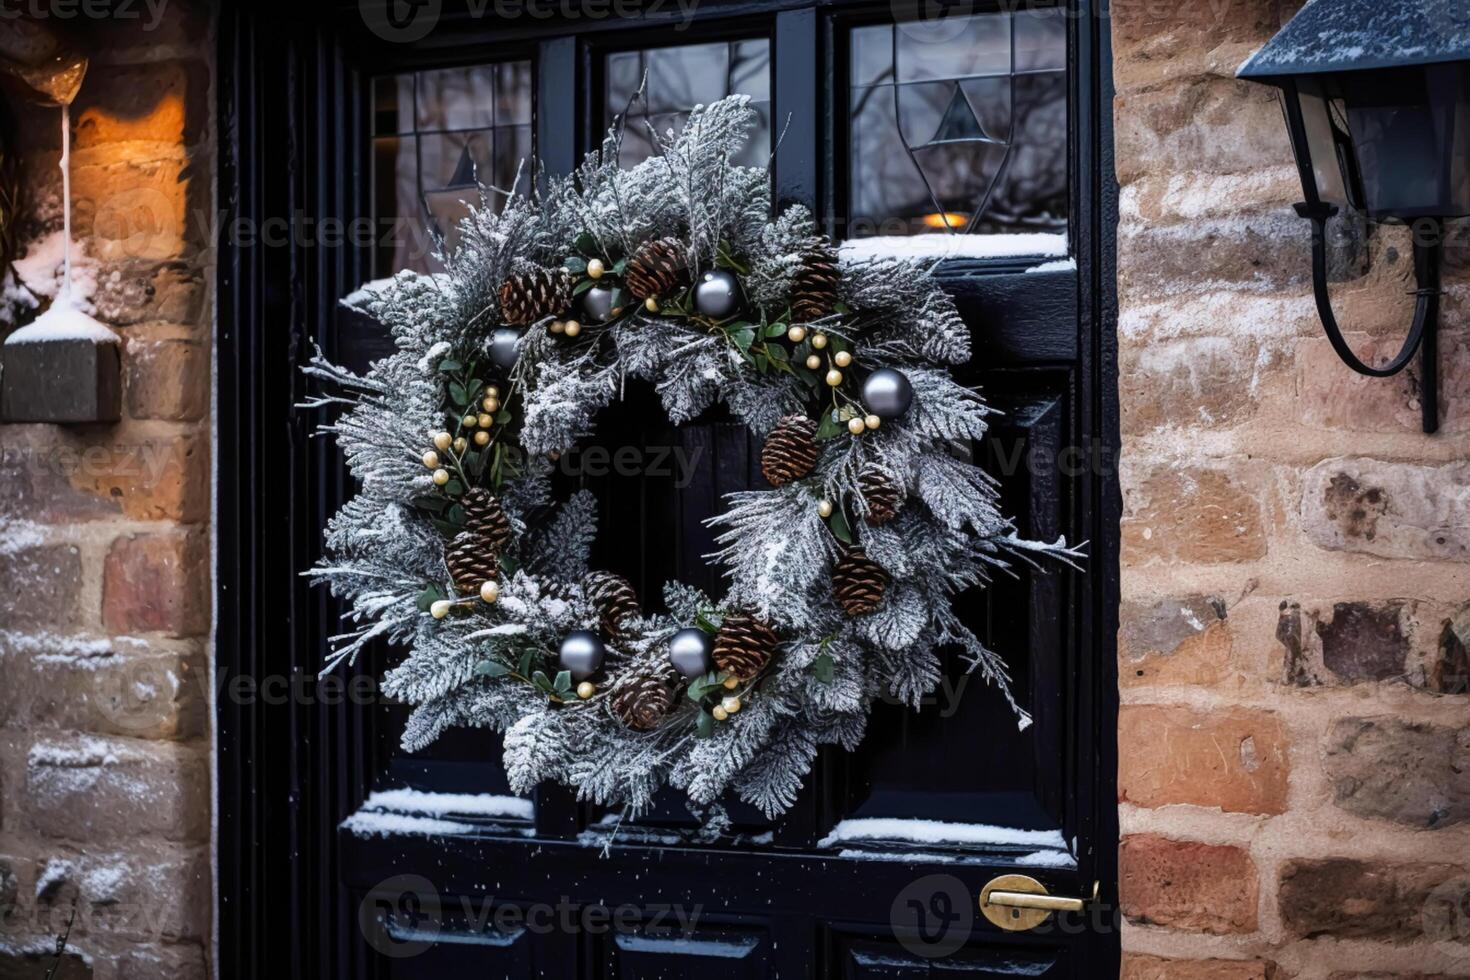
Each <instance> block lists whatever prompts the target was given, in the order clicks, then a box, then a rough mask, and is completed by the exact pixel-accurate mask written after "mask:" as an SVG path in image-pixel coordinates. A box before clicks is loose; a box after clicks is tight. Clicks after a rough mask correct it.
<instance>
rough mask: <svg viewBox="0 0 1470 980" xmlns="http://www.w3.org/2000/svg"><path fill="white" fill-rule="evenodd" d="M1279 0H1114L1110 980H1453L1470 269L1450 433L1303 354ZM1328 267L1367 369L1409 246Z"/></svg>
mask: <svg viewBox="0 0 1470 980" xmlns="http://www.w3.org/2000/svg"><path fill="white" fill-rule="evenodd" d="M1294 9H1295V5H1294V4H1291V3H1289V2H1287V3H1278V2H1275V0H1185V2H1184V3H1178V2H1173V3H1166V2H1159V0H1114V3H1113V14H1114V17H1113V23H1112V32H1113V42H1114V45H1115V79H1116V82H1117V93H1118V94H1117V101H1116V122H1117V168H1118V179H1119V181H1120V183H1121V185H1122V197H1121V219H1120V227H1119V229H1118V253H1119V302H1120V315H1119V344H1120V349H1121V350H1120V378H1119V388H1120V394H1121V400H1122V427H1123V457H1124V458H1123V463H1122V468H1121V474H1122V484H1123V493H1124V519H1123V529H1122V534H1123V559H1122V561H1123V607H1122V618H1121V622H1122V629H1121V633H1120V637H1119V655H1120V664H1119V670H1120V677H1121V687H1122V701H1123V706H1122V719H1121V724H1120V732H1119V739H1120V745H1119V749H1120V756H1121V762H1120V771H1119V804H1120V807H1121V817H1122V828H1123V844H1122V852H1121V863H1122V899H1123V914H1124V918H1125V932H1124V949H1125V969H1124V975H1125V976H1126V977H1129V978H1134V980H1144V978H1148V980H1156V978H1158V980H1162V978H1169V980H1182V978H1211V980H1246V978H1263V977H1300V978H1327V977H1330V978H1334V980H1348V978H1368V977H1375V978H1376V977H1419V978H1430V977H1452V976H1453V977H1458V976H1470V928H1467V920H1470V916H1467V913H1466V911H1465V909H1466V908H1470V904H1467V903H1470V898H1467V896H1470V696H1467V693H1466V692H1467V683H1470V660H1467V654H1466V647H1467V643H1466V641H1467V639H1470V564H1467V560H1470V463H1467V462H1466V460H1467V459H1470V324H1467V320H1466V311H1467V309H1470V276H1467V275H1466V271H1465V270H1466V268H1467V265H1470V263H1467V261H1466V259H1467V249H1466V247H1465V244H1464V239H1463V237H1460V238H1459V239H1458V240H1457V241H1456V242H1454V243H1452V245H1451V248H1450V254H1449V261H1450V263H1451V266H1452V268H1451V270H1450V272H1449V277H1450V283H1449V285H1450V292H1449V295H1448V297H1447V300H1446V311H1445V316H1444V324H1445V327H1446V331H1447V332H1446V335H1445V336H1444V338H1443V342H1442V346H1443V349H1444V352H1445V353H1444V357H1443V364H1444V370H1445V374H1446V376H1445V377H1444V379H1443V382H1442V386H1443V396H1442V399H1441V402H1442V404H1441V407H1442V412H1443V418H1444V422H1443V431H1442V432H1441V434H1439V435H1438V436H1434V437H1429V436H1425V435H1423V434H1421V432H1420V431H1419V405H1418V373H1417V370H1411V371H1410V372H1409V373H1407V374H1405V375H1402V376H1400V377H1398V378H1396V379H1393V380H1389V381H1377V380H1369V379H1364V378H1360V377H1358V376H1357V375H1355V374H1353V373H1352V372H1350V371H1349V370H1348V368H1347V367H1345V366H1344V365H1342V364H1340V363H1339V362H1338V361H1337V359H1336V357H1335V355H1334V354H1333V352H1332V351H1331V349H1330V348H1329V346H1328V343H1327V341H1326V339H1325V338H1324V337H1323V334H1322V329H1321V326H1320V325H1319V323H1318V320H1317V317H1316V313H1315V311H1314V308H1313V303H1312V300H1311V293H1310V279H1309V275H1310V265H1309V252H1308V243H1309V240H1308V226H1307V224H1306V223H1305V222H1304V221H1302V220H1300V219H1299V218H1297V217H1296V216H1295V214H1294V213H1293V212H1292V211H1291V209H1290V205H1291V204H1292V203H1293V202H1294V201H1296V200H1298V199H1299V197H1300V185H1299V183H1298V180H1297V176H1296V172H1295V170H1294V168H1293V166H1292V163H1291V156H1290V150H1289V148H1288V145H1287V141H1286V135H1285V127H1284V125H1283V123H1282V118H1281V113H1280V110H1279V108H1278V107H1277V105H1276V101H1275V98H1274V95H1273V94H1272V92H1271V91H1269V90H1267V89H1264V88H1261V87H1259V86H1253V85H1247V84H1244V83H1240V82H1236V81H1235V80H1234V79H1233V78H1232V75H1233V73H1234V70H1235V68H1236V67H1237V66H1238V65H1239V64H1240V62H1241V61H1242V60H1244V58H1245V57H1246V56H1247V55H1248V54H1249V53H1250V52H1251V51H1253V50H1254V49H1255V48H1257V47H1258V46H1259V45H1261V44H1262V43H1264V42H1265V41H1266V40H1267V39H1268V38H1269V37H1270V36H1271V35H1272V34H1273V33H1274V32H1275V31H1276V30H1277V29H1278V28H1279V27H1280V26H1281V24H1283V23H1284V22H1285V20H1286V19H1288V18H1289V16H1290V15H1291V13H1292V12H1293V11H1294ZM1345 251H1346V253H1347V254H1346V255H1340V256H1339V258H1340V259H1342V260H1343V261H1342V262H1341V263H1340V264H1343V265H1345V266H1347V267H1349V271H1344V273H1343V274H1341V275H1339V276H1338V277H1337V278H1339V279H1340V280H1342V281H1339V282H1337V283H1335V284H1334V287H1333V289H1334V295H1335V296H1336V302H1337V308H1338V310H1339V313H1340V316H1341V319H1342V320H1343V321H1344V323H1345V324H1346V328H1347V329H1348V330H1349V331H1350V338H1351V340H1352V341H1353V343H1354V344H1355V345H1356V347H1357V349H1358V350H1359V351H1360V352H1363V353H1364V354H1365V355H1366V354H1371V355H1375V356H1377V357H1380V358H1383V357H1387V356H1391V355H1392V353H1393V352H1394V351H1395V350H1396V349H1397V347H1398V344H1399V342H1400V337H1401V336H1402V334H1403V331H1404V329H1405V327H1406V325H1407V323H1408V320H1409V314H1410V312H1411V304H1412V298H1411V297H1410V296H1408V295H1407V291H1408V290H1409V289H1410V288H1412V284H1413V280H1412V275H1413V273H1412V262H1411V261H1410V252H1409V250H1408V249H1407V248H1406V247H1405V245H1404V241H1403V239H1402V238H1401V237H1400V236H1396V235H1394V234H1391V233H1389V234H1384V235H1380V236H1376V238H1375V239H1374V240H1372V241H1370V242H1369V243H1368V244H1367V245H1365V246H1364V247H1362V248H1358V249H1346V250H1345Z"/></svg>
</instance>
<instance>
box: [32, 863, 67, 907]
mask: <svg viewBox="0 0 1470 980" xmlns="http://www.w3.org/2000/svg"><path fill="white" fill-rule="evenodd" d="M76 870H77V866H76V865H75V864H73V863H72V862H70V861H68V860H66V859H65V858H48V859H47V861H46V866H45V867H44V868H42V869H41V873H40V874H39V875H37V876H36V897H37V898H44V897H45V896H46V895H47V894H48V893H50V891H51V890H52V889H53V888H59V887H61V886H62V885H63V884H65V883H66V882H67V880H68V879H70V878H71V876H72V875H73V874H75V873H76Z"/></svg>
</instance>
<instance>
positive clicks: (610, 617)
mask: <svg viewBox="0 0 1470 980" xmlns="http://www.w3.org/2000/svg"><path fill="white" fill-rule="evenodd" d="M582 588H583V589H584V590H585V591H586V593H587V600H588V601H589V602H591V603H592V606H593V608H594V609H596V610H597V612H598V614H599V615H600V616H601V617H602V631H603V632H604V633H606V634H607V635H608V636H617V635H618V634H619V633H621V632H622V625H623V623H624V622H625V621H627V620H628V619H629V618H631V617H634V616H641V615H643V608H642V607H641V606H639V605H638V593H637V592H636V591H634V589H633V583H632V582H629V581H628V580H627V579H625V578H623V577H622V576H621V575H619V574H618V573H617V572H588V573H587V577H586V578H585V579H583V580H582Z"/></svg>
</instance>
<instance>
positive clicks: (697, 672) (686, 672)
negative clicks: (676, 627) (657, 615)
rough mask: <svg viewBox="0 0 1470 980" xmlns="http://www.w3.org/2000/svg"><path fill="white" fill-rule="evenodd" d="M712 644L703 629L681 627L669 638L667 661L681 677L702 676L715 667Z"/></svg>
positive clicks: (713, 644)
mask: <svg viewBox="0 0 1470 980" xmlns="http://www.w3.org/2000/svg"><path fill="white" fill-rule="evenodd" d="M714 646H715V643H714V640H713V639H711V638H710V635H709V634H708V633H706V632H705V631H704V630H702V629H699V628H698V627H695V626H691V627H689V628H688V629H682V630H680V631H679V632H677V633H675V634H674V638H673V639H671V640H669V663H671V664H673V666H674V669H675V670H677V671H678V672H679V674H680V675H681V676H683V677H703V676H704V675H705V674H708V673H709V672H710V671H712V670H714V669H715V658H714Z"/></svg>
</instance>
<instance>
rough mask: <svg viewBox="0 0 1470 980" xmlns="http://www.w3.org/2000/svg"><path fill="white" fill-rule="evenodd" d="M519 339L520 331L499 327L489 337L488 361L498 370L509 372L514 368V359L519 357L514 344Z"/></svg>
mask: <svg viewBox="0 0 1470 980" xmlns="http://www.w3.org/2000/svg"><path fill="white" fill-rule="evenodd" d="M520 339H521V333H520V331H519V330H512V329H511V328H510V327H499V328H497V329H496V330H495V332H494V333H492V334H491V335H490V360H491V361H492V362H493V363H494V364H495V366H496V367H498V368H500V370H502V371H509V370H511V369H512V368H514V367H515V366H516V358H518V357H520V354H519V353H517V352H516V344H517V343H518V342H519V341H520Z"/></svg>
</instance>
